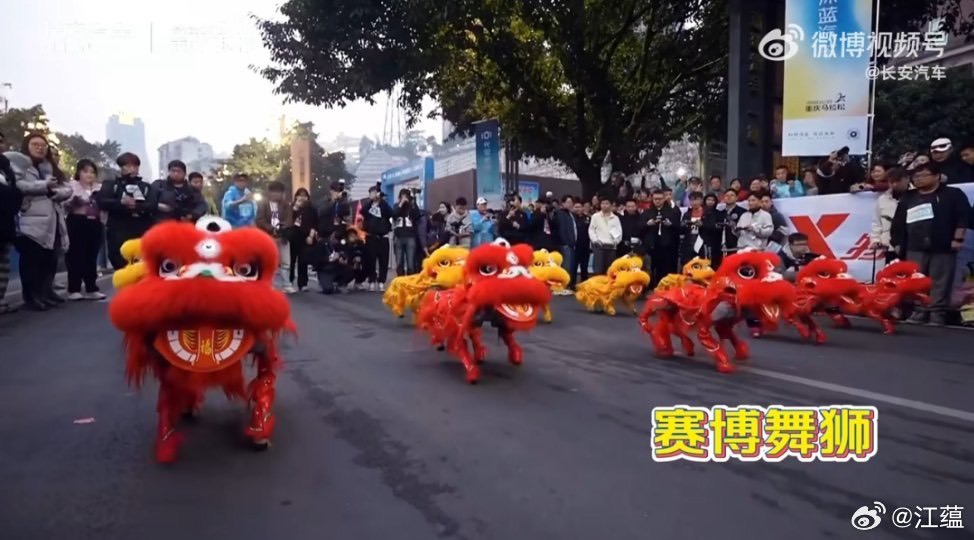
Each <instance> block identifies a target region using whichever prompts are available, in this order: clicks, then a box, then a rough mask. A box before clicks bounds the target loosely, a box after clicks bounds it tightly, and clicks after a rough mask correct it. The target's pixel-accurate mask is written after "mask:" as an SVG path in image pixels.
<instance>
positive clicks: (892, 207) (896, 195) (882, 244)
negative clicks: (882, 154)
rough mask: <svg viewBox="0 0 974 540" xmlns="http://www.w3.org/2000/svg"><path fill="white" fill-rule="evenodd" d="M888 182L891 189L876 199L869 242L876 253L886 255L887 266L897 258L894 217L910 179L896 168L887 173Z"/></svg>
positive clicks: (908, 186) (908, 187) (901, 170)
mask: <svg viewBox="0 0 974 540" xmlns="http://www.w3.org/2000/svg"><path fill="white" fill-rule="evenodd" d="M886 180H887V183H888V184H889V188H888V189H887V190H885V191H883V193H881V194H880V195H879V197H877V198H876V212H875V214H874V215H873V222H872V228H871V229H870V232H869V242H870V247H871V248H872V249H873V250H874V251H876V252H877V253H883V254H884V256H885V259H886V264H889V263H890V262H891V261H893V260H895V259H896V258H897V253H896V252H897V249H896V247H895V246H893V242H892V238H891V236H890V229H891V228H892V226H893V216H894V215H895V214H896V205H897V204H898V203H899V201H900V198H901V197H902V196H903V194H904V193H906V191H907V190H908V189H910V177H909V175H908V174H907V172H906V171H905V170H903V169H900V168H895V169H889V171H887V173H886Z"/></svg>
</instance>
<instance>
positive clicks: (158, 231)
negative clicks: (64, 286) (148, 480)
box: [109, 217, 293, 461]
mask: <svg viewBox="0 0 974 540" xmlns="http://www.w3.org/2000/svg"><path fill="white" fill-rule="evenodd" d="M142 260H143V263H144V265H145V268H146V273H145V277H144V278H143V279H142V280H141V281H139V282H137V283H135V284H133V285H131V286H128V287H126V288H124V289H122V290H120V291H119V292H118V294H117V295H116V296H115V298H114V299H113V300H112V302H111V305H110V306H109V316H110V317H111V320H112V324H114V325H115V326H116V327H117V328H118V329H119V330H121V331H122V332H124V333H125V343H126V348H127V350H128V362H127V369H126V371H127V375H128V378H129V381H130V382H132V383H133V384H136V385H139V384H140V383H141V381H142V379H143V378H144V376H145V374H146V373H150V372H151V373H153V374H154V375H156V377H158V378H159V380H160V389H159V392H160V396H159V417H160V424H159V433H158V438H157V448H156V452H157V458H158V459H159V460H160V461H172V460H173V459H175V454H176V449H177V447H178V443H179V441H180V438H178V437H174V436H173V434H174V433H175V423H174V420H173V419H174V418H176V417H178V416H179V414H180V413H186V412H188V411H189V410H192V409H193V408H194V407H195V406H198V405H199V403H200V402H201V400H202V394H203V392H204V391H205V390H206V389H207V388H209V387H214V386H215V387H220V388H222V389H223V390H224V391H225V392H226V394H227V395H228V396H230V397H247V396H248V390H247V388H246V387H245V385H244V380H243V366H242V362H241V360H242V358H243V357H244V356H246V355H247V354H248V353H254V355H255V360H256V362H257V365H258V376H257V379H255V380H254V382H253V383H251V386H250V390H249V398H250V399H251V401H252V404H253V407H254V418H253V420H252V422H251V425H250V426H249V427H248V428H247V434H248V435H249V436H250V437H251V438H252V439H253V440H254V442H255V443H261V442H263V443H266V441H267V440H268V439H269V437H270V432H271V431H272V429H273V418H272V416H271V415H270V405H271V401H272V400H273V392H274V367H275V366H276V364H277V362H278V358H277V351H276V338H277V336H278V335H279V334H280V333H281V332H282V331H284V330H288V329H293V324H292V323H291V321H290V305H289V304H288V301H287V299H286V298H285V297H284V295H283V294H281V293H279V292H277V291H275V290H274V289H273V287H272V285H271V284H272V279H273V275H274V272H275V270H276V269H277V265H278V255H277V246H276V245H275V244H274V241H273V239H271V237H270V236H268V235H267V234H265V233H263V232H261V231H260V230H258V229H255V228H246V229H237V230H231V229H230V225H229V224H228V223H227V222H225V221H224V220H222V219H219V218H214V217H205V218H203V219H201V220H200V221H199V222H198V223H197V225H196V226H193V225H192V224H188V223H179V222H166V223H162V224H159V225H157V226H155V227H153V228H152V229H150V230H149V232H147V233H146V234H145V236H143V237H142Z"/></svg>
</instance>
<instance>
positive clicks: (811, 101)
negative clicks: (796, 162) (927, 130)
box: [759, 0, 872, 156]
mask: <svg viewBox="0 0 974 540" xmlns="http://www.w3.org/2000/svg"><path fill="white" fill-rule="evenodd" d="M871 30H872V0H820V1H813V0H787V1H786V4H785V32H782V31H781V30H776V31H774V32H771V33H769V34H768V35H767V36H765V38H764V39H763V40H762V41H761V44H760V48H759V50H760V51H761V55H762V56H764V57H765V58H768V59H771V60H777V61H780V60H782V59H783V60H784V62H785V77H784V79H785V80H784V97H783V105H782V108H783V110H782V141H781V155H783V156H827V155H829V153H831V152H833V151H835V150H838V149H841V148H843V147H846V146H847V147H849V151H850V153H851V154H852V155H864V154H866V135H867V131H868V127H869V118H868V115H869V89H870V80H869V78H868V77H867V76H866V75H865V74H866V72H867V70H868V69H869V65H870V58H871V56H872V55H871V52H870V44H871V40H870V34H871ZM769 55H775V56H776V57H774V58H772V57H770V56H769Z"/></svg>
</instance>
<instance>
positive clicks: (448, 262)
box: [382, 246, 468, 319]
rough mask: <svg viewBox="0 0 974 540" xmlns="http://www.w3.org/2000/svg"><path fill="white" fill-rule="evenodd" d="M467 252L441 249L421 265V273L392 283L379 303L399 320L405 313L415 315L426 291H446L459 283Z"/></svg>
mask: <svg viewBox="0 0 974 540" xmlns="http://www.w3.org/2000/svg"><path fill="white" fill-rule="evenodd" d="M467 253H468V250H467V249H466V248H462V247H456V246H443V247H441V248H439V249H437V250H435V251H434V252H433V253H431V254H430V256H429V257H427V258H426V260H424V261H423V269H422V270H421V271H420V272H418V273H416V274H410V275H408V276H399V277H397V278H395V279H393V280H392V282H391V283H390V284H389V288H388V289H386V292H385V294H383V295H382V303H383V304H385V305H386V307H388V308H389V310H390V311H392V313H393V315H395V316H396V317H399V318H400V319H401V318H403V317H405V316H406V311H407V310H409V311H412V312H413V313H416V311H417V310H418V309H419V304H420V302H421V301H422V300H423V296H424V295H425V294H426V291H428V290H430V289H432V288H439V289H450V288H452V287H456V286H457V285H459V284H460V283H461V282H462V281H463V264H464V262H466V260H467Z"/></svg>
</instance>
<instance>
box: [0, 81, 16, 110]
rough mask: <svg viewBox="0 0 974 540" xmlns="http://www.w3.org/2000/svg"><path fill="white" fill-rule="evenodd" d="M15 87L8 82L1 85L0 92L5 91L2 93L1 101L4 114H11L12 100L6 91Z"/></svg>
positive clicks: (0, 94) (0, 93)
mask: <svg viewBox="0 0 974 540" xmlns="http://www.w3.org/2000/svg"><path fill="white" fill-rule="evenodd" d="M13 87H14V85H12V84H10V83H8V82H5V83H0V90H3V91H2V92H0V101H2V102H3V114H7V113H8V112H10V98H8V97H7V92H6V89H8V88H9V89H13Z"/></svg>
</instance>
